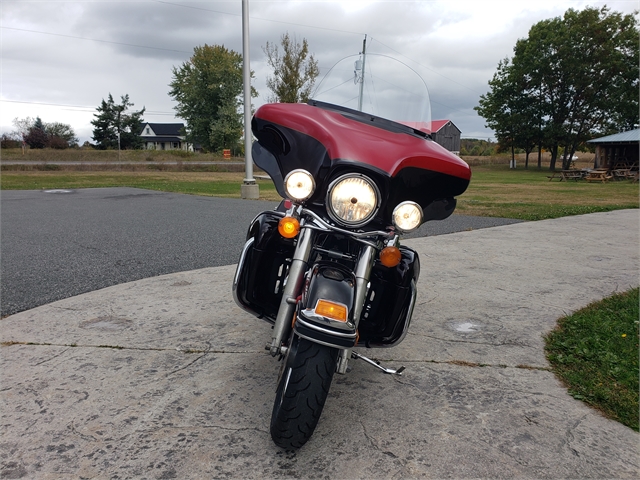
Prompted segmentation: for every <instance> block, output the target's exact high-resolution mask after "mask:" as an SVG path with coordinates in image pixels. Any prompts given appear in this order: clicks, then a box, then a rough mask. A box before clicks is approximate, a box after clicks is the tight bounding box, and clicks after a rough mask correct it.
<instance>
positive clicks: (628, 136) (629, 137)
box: [587, 128, 640, 143]
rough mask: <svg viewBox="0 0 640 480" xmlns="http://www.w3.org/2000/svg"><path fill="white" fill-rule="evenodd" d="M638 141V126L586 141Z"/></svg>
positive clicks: (639, 133)
mask: <svg viewBox="0 0 640 480" xmlns="http://www.w3.org/2000/svg"><path fill="white" fill-rule="evenodd" d="M630 142H636V143H637V142H640V128H636V129H635V130H629V131H627V132H621V133H616V134H615V135H608V136H606V137H600V138H594V139H593V140H589V141H587V143H630Z"/></svg>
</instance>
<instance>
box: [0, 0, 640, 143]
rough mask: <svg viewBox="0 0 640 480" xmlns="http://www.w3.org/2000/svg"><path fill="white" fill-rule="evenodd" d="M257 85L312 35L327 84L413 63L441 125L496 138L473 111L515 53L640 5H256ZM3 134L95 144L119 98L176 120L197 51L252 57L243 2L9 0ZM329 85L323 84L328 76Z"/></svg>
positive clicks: (253, 61) (0, 90) (532, 1)
mask: <svg viewBox="0 0 640 480" xmlns="http://www.w3.org/2000/svg"><path fill="white" fill-rule="evenodd" d="M248 5H249V33H250V59H249V61H250V66H251V70H253V71H254V75H255V78H254V79H253V81H252V86H253V87H254V88H255V89H257V91H258V93H259V94H260V95H259V97H257V98H255V99H254V100H253V105H254V107H259V106H260V105H262V104H264V103H267V98H268V97H269V96H270V95H271V92H270V91H269V90H268V88H267V87H266V79H267V77H269V76H270V75H272V70H271V68H270V67H269V66H268V64H267V62H266V56H265V54H264V51H263V47H264V46H265V45H266V43H267V42H269V43H279V42H280V38H281V36H282V35H283V34H284V33H287V32H288V33H289V35H290V36H295V37H296V38H297V39H298V40H299V41H301V40H302V39H303V38H305V39H306V40H307V41H308V44H309V49H310V51H311V53H312V54H313V55H314V57H315V59H316V60H317V61H318V65H319V67H320V76H319V79H321V78H322V76H323V75H324V74H325V73H326V72H327V71H328V70H329V69H330V68H331V67H332V66H333V65H334V64H335V63H336V62H338V61H339V60H341V59H343V58H344V57H346V56H348V55H354V54H358V53H359V52H360V51H361V50H362V43H363V39H364V38H365V35H366V36H367V52H368V53H378V54H383V55H388V56H392V57H395V58H397V59H398V60H400V61H402V62H403V63H405V64H407V65H409V66H411V67H412V68H413V69H415V70H416V71H417V72H419V73H420V75H421V76H422V77H423V79H424V80H425V82H426V84H427V85H428V88H429V97H430V99H431V110H432V118H433V119H434V120H436V119H448V120H451V121H452V122H453V123H454V124H455V125H456V126H457V127H458V128H459V129H460V130H461V131H462V137H463V138H482V139H493V132H492V131H491V130H490V129H487V128H486V127H485V121H484V119H482V118H481V117H479V116H478V115H477V113H476V112H475V111H474V110H473V108H474V107H475V106H477V105H478V100H479V98H480V95H482V94H484V93H486V92H487V91H488V88H489V87H488V83H487V82H488V81H489V80H490V79H491V78H492V77H493V74H494V73H495V71H496V67H497V65H498V62H499V61H500V60H501V59H504V58H506V57H512V56H513V47H514V45H515V43H516V41H517V40H518V39H519V38H526V37H527V35H528V31H529V29H530V28H531V26H532V25H534V24H535V23H537V22H539V21H541V20H544V19H549V18H553V17H558V16H562V15H563V14H564V12H565V11H566V10H568V9H569V8H573V9H575V10H581V9H583V8H585V7H586V6H591V7H598V8H600V7H602V6H604V5H607V6H608V7H609V8H610V9H611V10H613V11H619V12H622V13H625V14H626V13H633V12H634V10H638V9H640V2H639V1H638V0H613V1H612V0H610V1H606V2H601V1H593V0H592V1H582V0H506V1H495V0H494V1H491V0H487V1H480V0H471V1H467V0H444V1H441V0H416V1H402V0H394V1H374V0H342V1H306V0H249V2H248ZM0 9H1V10H0V42H1V43H0V45H1V47H0V48H1V59H0V61H1V64H0V133H8V132H10V131H12V130H14V127H13V125H12V121H13V120H14V119H15V118H20V119H22V118H25V117H32V118H35V117H36V116H39V117H40V118H41V119H42V120H43V121H44V122H62V123H67V124H69V125H71V127H72V128H73V129H74V130H75V132H76V134H77V136H78V137H79V139H80V143H81V144H82V143H84V141H86V140H88V141H92V139H91V136H92V125H91V123H90V122H91V120H92V119H93V118H94V114H95V113H96V107H98V105H100V103H101V101H102V99H106V98H107V96H108V95H109V93H111V94H112V95H113V96H114V98H115V99H116V100H119V98H120V96H122V95H125V94H128V95H129V99H130V101H132V102H133V103H134V107H133V108H134V109H135V110H139V109H141V108H142V107H145V108H146V111H145V114H144V119H145V121H148V122H152V123H163V122H166V123H173V122H182V121H183V120H181V119H179V118H176V117H175V115H174V114H175V110H174V107H175V105H176V104H175V102H174V101H173V99H172V98H171V97H170V96H169V94H168V92H169V83H170V82H171V80H172V77H173V68H174V67H175V68H179V67H180V66H181V65H182V64H183V63H184V62H186V61H188V59H189V58H190V57H191V55H192V54H193V49H194V47H196V46H201V45H204V44H208V45H224V46H225V47H226V48H228V49H231V50H235V51H237V52H239V53H242V1H241V0H233V1H216V0H213V1H183V0H168V1H164V0H162V1H161V0H139V1H88V0H84V1H56V0H41V1H34V0H32V1H28V0H24V1H21V0H17V1H14V0H1V2H0ZM318 81H319V80H318Z"/></svg>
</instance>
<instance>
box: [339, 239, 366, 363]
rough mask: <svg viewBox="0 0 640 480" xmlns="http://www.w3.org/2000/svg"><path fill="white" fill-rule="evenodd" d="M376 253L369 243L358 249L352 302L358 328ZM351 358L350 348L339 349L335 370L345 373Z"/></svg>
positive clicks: (353, 315)
mask: <svg viewBox="0 0 640 480" xmlns="http://www.w3.org/2000/svg"><path fill="white" fill-rule="evenodd" d="M375 255H376V249H375V248H373V247H372V246H371V245H365V246H364V248H363V249H362V250H361V251H360V257H359V258H358V263H356V271H355V272H354V273H355V275H356V295H355V297H356V298H355V299H354V302H353V314H352V319H353V323H355V325H356V329H357V328H358V324H359V323H360V317H361V315H362V309H363V308H364V303H365V300H366V299H367V294H368V293H369V277H370V276H371V269H372V268H373V262H374V259H375ZM350 358H351V349H350V348H347V349H344V350H340V356H339V357H338V366H337V367H336V371H337V372H338V373H341V374H345V373H347V366H348V363H349V359H350Z"/></svg>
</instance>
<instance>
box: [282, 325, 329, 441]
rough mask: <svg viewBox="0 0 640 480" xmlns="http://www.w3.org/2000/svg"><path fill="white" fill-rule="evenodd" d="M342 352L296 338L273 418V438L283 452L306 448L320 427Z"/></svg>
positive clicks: (284, 369)
mask: <svg viewBox="0 0 640 480" xmlns="http://www.w3.org/2000/svg"><path fill="white" fill-rule="evenodd" d="M338 353H339V350H338V349H336V348H331V347H327V346H325V345H319V344H317V343H314V342H311V341H309V340H306V339H304V338H299V337H297V336H296V335H293V338H292V341H291V345H290V347H289V351H288V353H287V355H286V357H285V358H284V360H283V362H284V365H283V367H284V368H283V370H282V374H281V375H280V380H279V382H278V389H277V390H276V399H275V402H274V404H273V412H272V414H271V438H272V439H273V441H274V442H275V444H276V445H278V446H279V447H281V448H284V449H286V450H293V449H297V448H300V447H302V446H303V445H304V444H305V443H307V440H309V438H311V435H312V434H313V431H314V430H315V428H316V425H317V424H318V420H319V419H320V414H321V413H322V409H323V407H324V403H325V401H326V399H327V395H328V394H329V388H330V387H331V381H332V380H333V374H334V372H335V370H336V363H337V361H338Z"/></svg>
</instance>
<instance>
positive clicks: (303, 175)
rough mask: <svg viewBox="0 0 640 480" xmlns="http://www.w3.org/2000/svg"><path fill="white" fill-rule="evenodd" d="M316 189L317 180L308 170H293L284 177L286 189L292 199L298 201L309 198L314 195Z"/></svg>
mask: <svg viewBox="0 0 640 480" xmlns="http://www.w3.org/2000/svg"><path fill="white" fill-rule="evenodd" d="M315 189H316V182H315V180H314V179H313V176H312V175H311V174H310V173H309V172H307V171H306V170H302V169H297V170H292V171H290V172H289V173H288V174H287V176H286V177H285V178H284V191H285V192H286V194H287V195H288V196H289V198H290V199H291V200H294V201H296V202H303V201H304V200H307V199H308V198H309V197H311V195H313V192H314V191H315Z"/></svg>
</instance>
